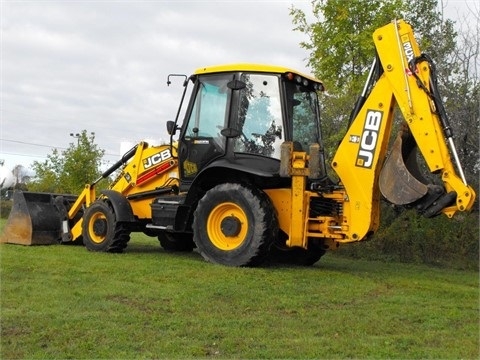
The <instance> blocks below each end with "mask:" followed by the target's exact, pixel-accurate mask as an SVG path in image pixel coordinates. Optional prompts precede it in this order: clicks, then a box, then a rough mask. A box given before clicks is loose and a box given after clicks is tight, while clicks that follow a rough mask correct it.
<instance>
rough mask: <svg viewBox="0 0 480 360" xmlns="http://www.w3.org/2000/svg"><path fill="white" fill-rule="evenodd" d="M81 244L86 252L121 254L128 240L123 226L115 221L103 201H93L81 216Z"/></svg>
mask: <svg viewBox="0 0 480 360" xmlns="http://www.w3.org/2000/svg"><path fill="white" fill-rule="evenodd" d="M82 235H83V243H84V244H85V247H86V248H87V249H88V250H92V251H104V252H114V253H121V252H122V251H123V250H124V249H125V248H126V247H127V243H128V241H129V240H130V231H129V230H128V229H127V227H126V225H125V224H122V223H119V222H117V221H116V218H115V213H114V212H113V209H112V208H111V207H110V206H109V205H108V203H107V202H105V201H95V202H94V203H93V204H91V205H90V206H89V207H88V208H87V209H86V210H85V213H84V215H83V224H82Z"/></svg>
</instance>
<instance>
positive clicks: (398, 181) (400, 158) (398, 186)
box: [379, 128, 428, 205]
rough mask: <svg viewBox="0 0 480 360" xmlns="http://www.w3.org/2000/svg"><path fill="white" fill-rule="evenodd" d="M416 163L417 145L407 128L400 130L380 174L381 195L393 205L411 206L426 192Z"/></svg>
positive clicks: (424, 181) (425, 182) (423, 180)
mask: <svg viewBox="0 0 480 360" xmlns="http://www.w3.org/2000/svg"><path fill="white" fill-rule="evenodd" d="M426 184H427V181H426V180H425V179H424V178H423V176H422V174H421V173H420V170H419V168H418V163H417V143H416V142H415V139H414V138H413V136H412V134H411V133H410V131H409V130H408V128H405V129H402V130H400V132H399V133H398V135H397V138H396V139H395V141H394V143H393V146H392V149H391V152H390V155H389V156H388V157H387V159H386V160H385V163H384V164H383V168H382V170H381V172H380V179H379V186H380V191H381V193H382V195H383V196H384V197H385V198H386V199H387V200H388V201H390V202H391V203H392V204H395V205H407V204H411V203H413V202H415V201H417V200H418V199H420V198H422V197H423V196H425V195H426V194H427V192H428V187H427V185H426Z"/></svg>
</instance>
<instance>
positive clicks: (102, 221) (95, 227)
mask: <svg viewBox="0 0 480 360" xmlns="http://www.w3.org/2000/svg"><path fill="white" fill-rule="evenodd" d="M106 227H107V218H106V217H105V215H104V214H103V213H101V212H97V213H95V214H93V215H92V217H91V218H90V221H89V222H88V233H89V235H90V239H91V240H92V241H93V242H94V243H96V244H101V243H102V242H104V241H105V237H106V233H107V228H106Z"/></svg>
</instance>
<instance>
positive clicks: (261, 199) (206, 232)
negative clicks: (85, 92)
mask: <svg viewBox="0 0 480 360" xmlns="http://www.w3.org/2000/svg"><path fill="white" fill-rule="evenodd" d="M277 231H278V225H277V221H276V217H275V213H274V211H273V207H272V205H271V203H270V201H269V199H268V197H267V196H266V195H265V194H264V193H263V192H261V191H259V190H256V189H252V188H249V187H246V186H243V185H240V184H231V183H227V184H221V185H217V186H215V187H214V188H212V189H210V190H209V191H207V193H206V194H205V195H204V196H203V198H202V199H201V200H200V201H199V203H198V206H197V209H196V210H195V214H194V220H193V233H194V237H193V239H194V241H195V244H196V245H197V248H198V250H199V251H200V253H201V254H202V256H203V257H204V258H205V259H206V260H207V261H210V262H213V263H218V264H222V265H227V266H255V265H259V264H260V263H262V262H263V261H264V259H265V257H266V255H267V253H268V249H269V247H270V245H271V243H272V241H273V239H274V238H275V236H276V233H277Z"/></svg>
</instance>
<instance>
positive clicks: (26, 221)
mask: <svg viewBox="0 0 480 360" xmlns="http://www.w3.org/2000/svg"><path fill="white" fill-rule="evenodd" d="M60 196H61V197H62V198H61V199H62V203H63V201H64V198H65V197H66V198H68V200H69V201H73V200H74V199H75V198H76V197H75V196H73V195H58V194H49V193H34V192H23V191H15V192H14V193H13V205H12V210H11V211H10V215H9V216H8V220H7V223H6V225H5V227H4V230H3V234H2V236H1V237H0V242H2V243H10V244H20V245H50V244H57V243H59V242H60V240H61V235H62V220H63V219H64V217H65V214H62V212H61V211H60V209H59V206H58V205H57V204H58V200H59V199H57V198H58V197H60ZM60 208H61V206H60Z"/></svg>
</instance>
